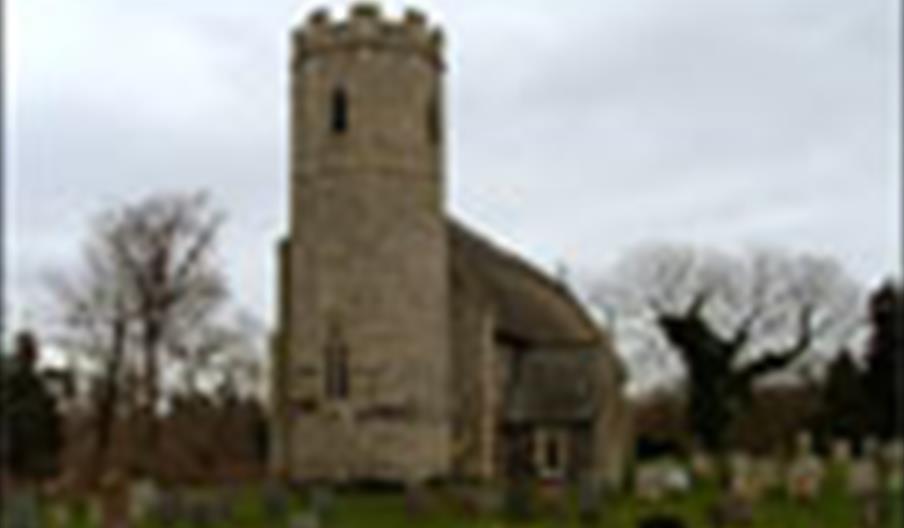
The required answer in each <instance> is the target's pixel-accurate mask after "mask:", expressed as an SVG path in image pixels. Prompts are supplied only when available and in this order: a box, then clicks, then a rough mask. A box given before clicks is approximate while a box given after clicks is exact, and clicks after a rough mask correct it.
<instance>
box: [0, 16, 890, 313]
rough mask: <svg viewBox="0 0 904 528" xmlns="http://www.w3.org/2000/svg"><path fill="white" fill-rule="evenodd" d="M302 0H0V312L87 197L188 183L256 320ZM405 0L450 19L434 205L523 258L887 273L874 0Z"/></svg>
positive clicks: (883, 102)
mask: <svg viewBox="0 0 904 528" xmlns="http://www.w3.org/2000/svg"><path fill="white" fill-rule="evenodd" d="M315 4H316V3H315V2H310V1H307V2H295V1H291V0H280V1H277V2H268V3H266V5H263V4H260V3H249V2H240V1H226V2H213V1H206V0H205V1H200V0H199V1H193V2H190V3H185V2H177V1H175V0H165V1H160V2H153V3H138V4H136V3H123V2H119V1H114V0H85V1H83V2H78V4H77V5H76V4H75V3H71V2H70V3H66V2H62V3H61V2H52V1H51V0H18V1H17V2H13V3H12V4H11V5H10V6H9V15H10V23H9V24H8V27H9V28H10V35H9V40H8V42H9V54H8V58H9V61H10V64H9V69H8V72H9V83H8V86H9V91H8V94H9V100H8V105H9V110H10V115H9V116H8V117H7V124H8V128H7V130H8V136H9V137H8V150H7V152H8V156H9V159H8V160H7V162H8V163H7V170H8V173H7V174H8V178H7V191H8V192H7V205H8V206H9V207H8V208H5V209H4V210H5V214H6V217H5V219H6V221H7V224H6V225H7V229H8V233H9V235H10V236H9V240H8V252H7V256H8V260H9V268H8V281H9V285H10V289H11V302H10V304H11V305H12V307H13V315H16V312H17V311H19V312H21V310H20V309H19V306H24V305H28V304H29V303H30V302H31V299H32V298H34V296H35V295H36V292H37V291H38V290H39V289H40V285H39V282H40V281H39V280H38V279H37V277H38V275H39V273H38V271H39V270H41V269H44V268H47V267H56V266H60V267H64V266H66V265H67V264H69V263H71V262H73V261H74V259H76V258H78V247H79V240H80V239H81V238H82V237H83V236H84V235H85V234H86V228H87V225H88V224H87V222H88V220H89V219H90V217H91V216H92V215H93V214H95V213H97V212H98V211H100V210H102V209H103V208H106V207H108V206H110V205H111V204H116V203H121V202H123V201H126V200H134V199H135V198H137V197H140V196H142V195H144V194H146V193H148V192H151V191H154V190H160V189H174V188H178V189H186V190H194V189H198V188H206V189H209V190H211V191H212V193H213V195H214V198H215V200H216V201H217V203H219V204H220V205H221V206H222V207H223V208H225V209H226V210H228V212H229V213H230V219H231V221H230V222H229V224H228V226H227V228H226V231H225V233H224V240H223V245H222V249H223V254H224V255H223V259H224V262H225V263H226V265H227V269H228V271H229V276H230V278H231V280H232V283H233V287H234V290H235V291H236V294H237V296H238V298H239V301H240V302H242V303H243V304H245V305H248V306H249V307H250V308H252V309H253V310H254V312H255V313H257V314H258V315H260V316H261V317H263V318H265V319H267V320H272V315H273V302H274V298H275V295H274V293H275V292H274V288H275V286H274V285H275V278H274V275H275V266H274V262H273V253H274V252H273V246H274V243H275V240H276V238H277V237H278V236H279V235H280V234H281V233H282V232H284V231H285V229H286V217H287V210H286V207H287V199H286V193H287V186H288V176H287V174H288V168H287V148H286V147H287V141H288V134H287V116H288V90H287V86H288V81H287V78H288V77H287V67H288V54H289V49H288V45H289V38H288V35H289V31H290V28H291V26H292V25H293V24H294V23H296V22H297V21H298V20H300V19H301V18H303V16H304V15H305V13H306V12H308V11H309V10H310V9H311V8H312V7H313V6H314V5H315ZM348 4H349V2H332V3H331V5H333V7H334V11H335V12H336V14H337V16H338V15H339V14H341V11H342V10H343V9H344V8H345V7H346V6H347V5H348ZM416 4H418V5H420V6H421V7H423V8H424V9H425V10H426V11H428V12H429V13H430V14H431V16H432V18H434V19H438V20H440V21H441V22H442V24H443V26H444V28H445V31H446V33H447V35H448V42H449V44H448V49H449V51H448V58H449V71H448V76H447V83H448V85H449V90H448V92H449V101H448V103H447V104H448V111H447V115H448V117H449V126H450V128H451V134H450V156H449V164H450V170H449V171H448V174H449V178H450V182H449V185H450V208H451V209H452V210H453V211H454V212H455V213H456V214H457V215H460V216H462V217H464V218H465V219H466V220H468V221H470V222H471V223H473V224H475V225H477V226H479V227H480V228H482V229H484V230H486V231H488V232H489V233H490V234H491V235H493V236H494V237H496V238H498V239H499V240H501V241H502V242H504V243H507V244H509V245H511V246H513V247H515V248H516V249H518V250H521V251H523V252H525V253H526V254H527V255H528V256H530V257H531V258H533V259H534V260H535V261H537V262H538V263H539V264H540V265H541V266H543V267H545V268H547V269H553V268H554V267H555V264H556V262H558V261H561V260H565V261H567V262H568V263H569V264H571V265H573V266H575V267H579V268H585V269H603V268H604V267H605V263H607V262H611V261H612V260H613V259H614V258H616V257H617V256H618V255H619V254H620V253H621V252H623V251H625V250H626V249H627V248H629V247H631V246H634V245H637V244H639V243H642V242H644V241H649V240H665V239H668V240H689V241H694V242H700V243H708V244H713V245H717V246H737V245H739V244H746V243H757V244H762V243H766V244H772V245H778V246H785V247H793V248H800V249H814V250H819V251H820V252H824V253H827V254H830V255H833V256H835V257H837V258H839V259H841V260H842V261H843V262H844V263H845V265H847V266H848V267H849V268H851V269H852V270H853V271H854V272H855V273H856V274H857V275H858V276H859V277H860V278H861V279H862V280H864V281H874V280H875V279H876V278H877V277H879V276H880V275H883V274H886V273H888V272H890V271H892V270H893V269H894V268H895V266H896V260H897V255H898V254H899V251H900V246H899V243H898V238H899V232H898V229H897V210H898V208H899V206H900V204H899V203H898V200H897V197H898V196H899V192H898V188H897V174H898V167H897V152H898V145H899V134H898V126H899V123H898V120H897V119H898V118H897V116H899V115H900V112H899V107H898V97H897V94H898V86H897V82H898V65H899V63H900V55H899V51H898V46H897V40H896V39H897V37H896V35H897V30H898V28H897V26H896V22H895V21H897V20H898V19H899V17H898V16H897V9H898V8H897V6H894V5H892V3H888V2H882V1H880V0H866V1H862V2H848V1H841V0H832V1H821V2H817V1H816V0H794V1H787V0H767V1H760V2H753V1H746V2H732V3H725V2H716V1H714V0H687V1H684V2H680V3H678V2H673V1H671V0H669V1H666V0H625V1H617V2H616V1H613V2H592V1H589V0H565V1H562V2H557V3H556V6H555V7H551V4H549V2H546V1H541V0H530V1H519V2H518V4H517V6H514V5H512V4H508V3H504V4H503V3H498V2H496V3H469V4H468V5H467V6H465V5H464V3H461V2H450V1H440V0H434V1H432V2H426V1H423V2H416ZM386 9H387V11H389V12H390V14H392V15H398V13H400V11H401V9H402V2H401V1H393V2H389V7H387V8H386ZM51 14H52V15H51Z"/></svg>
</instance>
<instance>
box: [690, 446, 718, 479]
mask: <svg viewBox="0 0 904 528" xmlns="http://www.w3.org/2000/svg"><path fill="white" fill-rule="evenodd" d="M691 473H692V475H693V477H694V479H696V480H712V479H714V478H715V477H716V468H715V464H713V460H712V458H710V456H709V455H708V454H706V453H705V452H703V451H697V452H695V453H694V454H692V455H691Z"/></svg>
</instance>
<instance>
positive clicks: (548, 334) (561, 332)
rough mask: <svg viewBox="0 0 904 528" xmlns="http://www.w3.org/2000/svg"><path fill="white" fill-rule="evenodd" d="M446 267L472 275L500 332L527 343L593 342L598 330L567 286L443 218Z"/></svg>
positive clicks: (456, 272)
mask: <svg viewBox="0 0 904 528" xmlns="http://www.w3.org/2000/svg"><path fill="white" fill-rule="evenodd" d="M447 224H448V228H449V229H448V231H449V244H450V248H449V249H450V251H449V254H450V260H451V266H450V267H451V271H452V273H453V274H459V275H462V276H468V277H472V278H474V279H476V281H477V282H478V283H479V284H480V287H481V288H482V289H483V290H485V291H486V293H487V294H488V295H489V296H490V297H491V299H492V302H493V304H494V305H495V307H496V317H497V321H496V324H497V334H498V335H499V337H503V338H510V339H514V340H518V341H523V342H526V343H529V344H532V345H570V346H573V345H577V344H585V345H592V344H595V343H598V342H600V340H601V338H602V335H601V333H600V329H599V328H598V327H597V326H596V324H595V323H594V322H593V321H592V320H591V319H590V317H589V316H588V315H587V313H586V312H585V311H584V309H583V308H582V307H581V306H580V304H579V303H578V301H577V300H576V299H575V298H574V296H573V295H572V294H571V292H570V291H568V289H567V288H565V286H563V285H562V284H561V283H560V282H558V281H556V280H554V279H552V278H551V277H549V276H548V275H546V274H545V273H543V272H541V271H539V270H537V269H536V268H535V267H533V266H531V265H530V264H528V263H527V262H525V261H524V260H523V259H521V258H519V257H517V256H515V255H513V254H512V253H510V252H507V251H505V250H503V249H501V248H499V247H497V246H495V245H493V244H492V243H491V242H489V241H487V240H486V239H484V238H482V237H481V236H479V235H477V234H475V233H474V232H472V231H471V230H469V229H468V228H466V227H465V226H463V225H461V224H460V223H458V222H456V221H454V220H451V219H450V220H448V221H447Z"/></svg>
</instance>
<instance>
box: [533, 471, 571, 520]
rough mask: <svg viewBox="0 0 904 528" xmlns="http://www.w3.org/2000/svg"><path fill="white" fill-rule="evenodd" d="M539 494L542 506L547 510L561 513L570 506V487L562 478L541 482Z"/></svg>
mask: <svg viewBox="0 0 904 528" xmlns="http://www.w3.org/2000/svg"><path fill="white" fill-rule="evenodd" d="M537 495H538V497H537V498H538V499H539V502H540V506H541V508H542V509H543V510H545V511H549V512H553V513H555V514H561V513H564V512H565V510H566V509H567V508H568V489H567V487H566V486H565V483H564V482H562V481H561V480H558V479H555V480H546V481H542V482H540V485H539V487H538V489H537Z"/></svg>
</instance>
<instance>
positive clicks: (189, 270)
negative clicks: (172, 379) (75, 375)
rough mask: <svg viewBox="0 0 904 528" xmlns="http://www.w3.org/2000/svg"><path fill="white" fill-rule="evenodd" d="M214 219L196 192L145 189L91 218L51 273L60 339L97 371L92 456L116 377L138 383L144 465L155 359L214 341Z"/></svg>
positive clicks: (157, 392) (158, 369)
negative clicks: (75, 262) (78, 252)
mask: <svg viewBox="0 0 904 528" xmlns="http://www.w3.org/2000/svg"><path fill="white" fill-rule="evenodd" d="M222 219H223V215H222V214H220V213H219V212H216V211H212V210H211V209H210V207H209V203H208V200H207V198H206V197H205V195H203V194H193V195H183V194H160V195H154V196H151V197H149V198H147V199H145V200H142V201H140V202H138V203H136V204H134V205H127V206H125V207H121V208H117V209H114V210H112V211H109V212H107V213H104V214H102V215H101V216H100V217H98V219H97V221H96V223H95V224H94V226H93V230H92V232H91V236H90V240H89V242H88V243H87V245H86V251H85V258H84V263H83V267H82V268H81V269H79V270H75V271H71V272H69V273H58V274H56V275H55V276H54V277H53V279H52V280H51V286H52V293H53V295H54V297H55V299H56V304H57V306H58V308H59V311H60V315H61V316H62V317H61V320H60V322H61V323H62V324H63V327H64V332H63V335H64V341H63V342H62V343H63V346H64V347H65V348H69V349H70V350H75V351H78V352H80V353H82V356H81V357H82V359H85V360H87V363H88V364H89V365H90V367H89V368H93V369H94V371H95V372H99V374H100V376H101V377H102V379H103V383H102V386H103V387H104V388H103V389H102V390H101V391H100V397H99V399H98V401H97V414H98V424H97V439H98V440H97V447H98V449H97V452H98V460H99V461H100V462H99V463H102V460H103V453H104V452H105V450H106V448H107V444H108V443H109V434H110V433H109V431H110V430H111V428H112V424H113V422H114V421H115V419H116V406H117V402H118V401H120V400H122V399H123V398H121V397H122V396H123V394H122V392H123V390H124V387H125V385H124V384H123V383H122V380H123V378H124V377H125V376H127V375H130V376H132V377H133V379H137V380H139V381H140V383H139V386H138V387H129V389H130V390H136V391H137V392H136V393H135V394H134V395H133V396H134V397H135V400H136V401H137V402H138V406H139V409H132V412H133V413H134V414H137V415H138V416H141V417H142V419H141V421H140V423H142V424H143V428H144V430H145V435H144V436H145V438H146V440H147V445H146V446H144V448H145V455H144V457H143V458H144V459H145V460H147V461H148V463H149V464H151V466H150V467H148V468H146V469H148V470H150V469H151V468H152V467H153V466H152V465H153V464H154V453H155V451H156V447H157V443H158V434H159V432H158V415H159V413H160V411H161V408H162V403H163V393H162V385H163V379H164V378H165V376H164V372H163V369H162V366H163V364H164V361H163V359H164V357H167V358H171V359H173V360H174V361H180V360H181V361H183V362H185V361H192V362H198V361H200V359H198V358H199V357H201V356H204V355H205V354H207V353H208V351H209V350H210V349H218V348H219V347H220V345H219V344H218V342H217V341H218V340H219V339H220V336H219V334H218V331H217V330H216V326H215V325H216V321H217V317H218V316H219V313H220V312H221V308H222V306H223V304H224V301H225V300H226V296H227V291H226V285H225V281H224V279H223V275H222V274H221V272H220V268H219V266H218V265H217V262H216V259H215V240H216V235H217V232H218V229H219V227H220V225H221V223H222ZM187 329H191V332H189V331H188V330H187ZM221 330H222V329H221ZM223 331H225V330H223ZM135 411H137V413H136V412H135Z"/></svg>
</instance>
